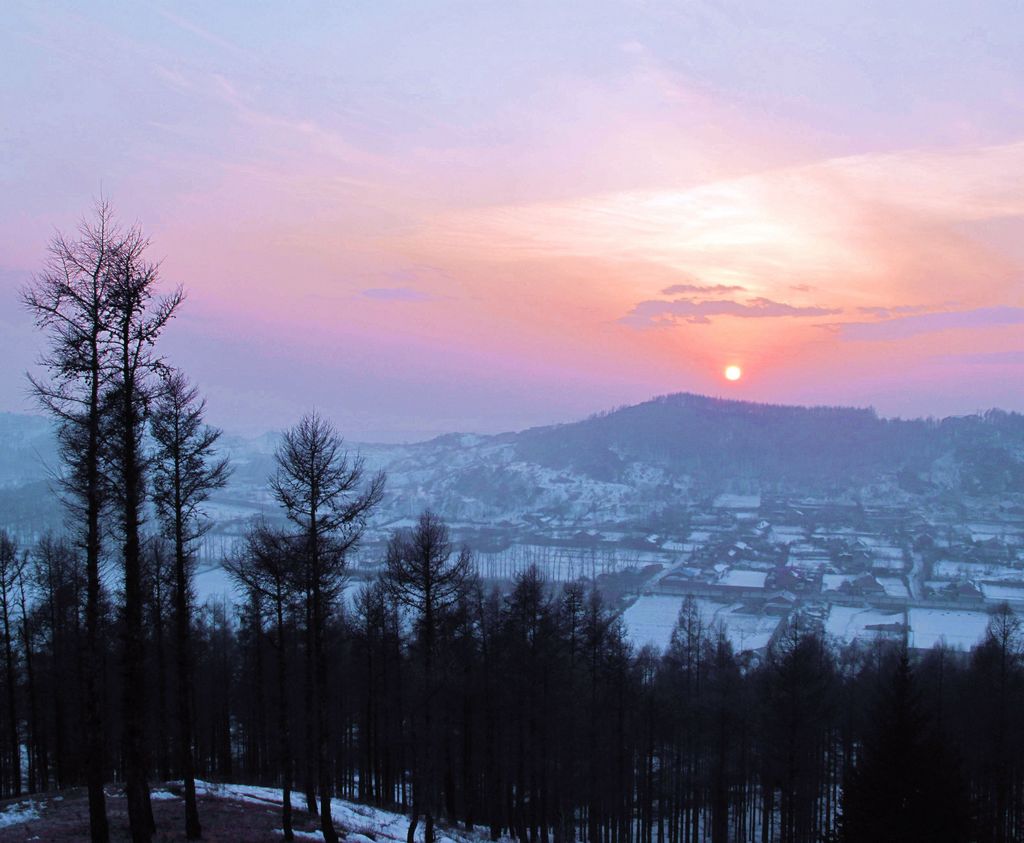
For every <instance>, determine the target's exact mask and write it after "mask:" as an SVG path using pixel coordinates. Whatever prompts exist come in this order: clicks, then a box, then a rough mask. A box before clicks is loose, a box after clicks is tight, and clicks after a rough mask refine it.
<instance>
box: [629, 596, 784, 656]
mask: <svg viewBox="0 0 1024 843" xmlns="http://www.w3.org/2000/svg"><path fill="white" fill-rule="evenodd" d="M685 599H686V598H685V597H678V596H675V595H664V594H648V595H644V596H642V597H640V598H639V599H638V600H637V601H636V602H635V603H634V604H633V605H632V606H630V607H629V608H628V609H626V611H625V612H624V613H623V616H622V620H623V623H625V625H626V634H627V636H628V637H629V640H630V641H631V642H632V643H633V645H634V646H636V647H643V646H645V645H647V644H651V645H653V646H654V647H656V648H657V649H658V650H660V651H662V652H664V650H665V648H666V647H667V646H668V644H669V642H670V641H671V639H672V630H673V629H675V625H676V620H677V619H678V618H679V610H680V608H681V607H682V605H683V601H684V600H685ZM697 607H698V609H699V610H700V614H701V618H702V619H703V621H704V623H705V625H707V626H708V627H709V628H711V629H717V628H718V626H719V624H721V625H722V627H724V629H725V636H726V638H728V639H729V641H730V643H731V644H732V646H733V648H734V649H735V650H736V651H737V652H744V651H747V650H760V649H762V648H764V647H766V646H768V642H769V640H770V639H771V637H772V634H773V633H774V632H775V630H776V628H777V627H778V625H779V620H780V619H779V618H778V617H776V616H774V615H752V614H749V613H746V612H740V611H737V610H738V609H739V608H740V605H739V604H737V603H733V604H725V603H715V602H712V601H710V600H697Z"/></svg>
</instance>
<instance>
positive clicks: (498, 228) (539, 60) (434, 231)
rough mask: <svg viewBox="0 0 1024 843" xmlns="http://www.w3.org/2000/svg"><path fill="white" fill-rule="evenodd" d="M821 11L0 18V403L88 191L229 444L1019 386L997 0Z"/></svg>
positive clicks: (30, 351) (1020, 338) (1013, 15)
mask: <svg viewBox="0 0 1024 843" xmlns="http://www.w3.org/2000/svg"><path fill="white" fill-rule="evenodd" d="M824 5H826V4H807V3H799V4H796V3H773V4H771V5H770V7H767V6H762V7H755V6H754V5H753V4H749V3H714V4H710V3H688V4H685V7H684V6H683V4H677V3H664V4H661V3H644V2H621V3H617V2H601V3H598V2H589V0H588V2H586V3H577V4H570V3H560V4H549V3H516V4H479V3H447V4H441V3H431V4H426V5H425V4H413V3H409V4H399V3H387V4H323V5H321V4H306V3H302V4H288V5H287V6H276V5H275V6H273V7H265V6H261V5H254V4H241V3H233V2H220V3H216V4H209V3H176V4H173V5H171V4H156V3H154V4H145V5H141V4H139V5H134V4H133V5H128V4H114V3H91V4H88V5H81V4H72V3H66V4H45V5H39V4H33V3H27V2H26V3H20V2H14V3H13V4H8V5H7V6H6V8H5V11H6V15H5V18H6V20H5V26H4V28H3V30H2V32H0V56H2V58H0V67H2V70H3V73H2V81H0V108H2V111H3V114H4V119H3V121H2V124H0V356H2V358H3V360H4V366H3V368H2V370H0V409H6V410H16V411H23V410H25V409H28V408H29V407H30V406H31V405H30V403H29V401H28V399H27V398H26V390H25V381H24V371H25V370H26V369H27V368H29V367H30V366H31V365H32V361H33V359H34V357H35V356H36V354H37V352H38V348H39V338H38V336H36V335H35V333H34V332H33V331H32V329H31V326H30V320H29V318H28V316H27V314H26V313H25V312H24V311H23V310H22V309H21V308H20V306H19V305H18V302H17V289H18V287H19V286H20V285H21V284H23V283H25V282H26V281H27V280H28V279H29V277H30V275H31V273H32V272H33V271H35V270H36V269H37V268H38V267H39V266H40V264H41V262H42V259H43V256H44V252H45V247H46V243H47V240H48V238H49V237H50V234H51V233H52V231H53V229H54V228H55V227H56V228H61V229H70V228H72V227H73V226H74V225H75V223H76V220H77V219H78V218H79V217H80V216H81V215H82V214H83V213H86V212H87V211H88V209H89V207H90V204H91V202H92V200H93V199H94V198H95V197H96V196H98V195H100V194H101V193H102V194H104V195H106V196H108V197H109V198H111V199H112V200H113V202H114V203H115V205H116V207H117V208H118V210H119V212H120V214H121V216H122V217H123V218H125V219H127V220H129V221H130V220H135V219H138V220H139V221H140V222H141V223H142V225H143V226H144V228H145V229H146V231H147V232H148V233H149V234H150V235H151V237H152V240H153V253H154V254H155V255H157V256H160V257H162V258H163V275H164V277H165V278H166V279H167V281H168V282H169V283H178V282H181V283H184V284H185V286H186V287H187V289H188V293H189V300H188V302H187V305H186V307H185V309H184V311H183V315H182V317H181V318H180V319H179V320H178V321H177V322H176V324H175V325H173V326H172V328H171V329H170V330H169V331H168V332H167V335H166V349H167V351H168V354H169V355H170V356H172V357H173V359H174V360H175V362H177V363H179V364H180V365H181V366H183V367H184V368H185V369H186V370H188V371H189V372H190V373H191V374H192V375H193V376H194V377H195V378H196V380H197V381H198V382H199V384H200V385H201V387H202V389H203V390H204V392H205V393H206V394H208V396H209V400H210V418H211V420H212V421H214V422H216V423H218V424H221V425H224V426H227V427H230V428H233V429H237V430H242V431H246V432H252V433H255V432H260V431H263V430H266V429H270V428H281V427H284V426H286V425H288V424H290V423H292V422H293V421H294V419H295V417H296V416H297V414H298V413H299V412H300V411H301V410H302V409H304V408H308V407H310V406H313V405H315V406H316V407H318V408H319V409H320V410H321V411H322V412H324V413H326V414H328V415H330V416H331V417H333V418H334V419H335V420H336V422H337V424H338V426H339V427H340V428H341V430H342V431H344V432H345V433H346V434H347V435H349V436H353V437H355V438H361V439H389V440H403V439H416V438H421V437H425V436H429V435H431V434H434V433H440V432H446V431H451V430H472V431H480V432H490V431H497V430H505V429H511V428H519V427H524V426H527V425H532V424H541V423H546V422H552V421H560V420H566V419H571V418H575V417H579V416H581V415H585V414H586V413H589V412H591V411H593V410H596V409H600V408H604V407H608V406H612V405H617V404H621V403H626V402H635V401H638V400H641V399H643V398H646V397H648V396H650V395H652V394H657V393H666V392H675V391H680V390H688V391H695V392H702V393H710V394H719V395H727V396H729V397H736V398H744V399H751V400H769V401H774V402H797V403H846V404H870V405H874V406H875V407H877V408H878V409H879V411H881V412H882V413H885V414H901V415H928V414H936V415H940V414H947V413H958V412H971V411H974V410H977V409H979V408H984V407H989V406H1002V407H1005V408H1008V409H1024V397H1022V396H1021V393H1020V391H1019V389H1014V388H1013V387H1014V385H1016V384H1019V383H1020V382H1021V377H1022V375H1024V330H1022V325H1024V285H1022V283H1021V282H1022V262H1024V246H1022V244H1024V192H1022V191H1021V185H1022V183H1024V84H1022V83H1024V10H1022V7H1021V6H1020V5H1019V4H1017V3H1013V2H1006V3H986V4H977V5H975V4H971V5H969V4H953V5H949V6H943V8H942V9H941V10H940V9H939V8H938V7H936V6H935V4H933V3H902V4H898V5H897V6H892V5H891V4H865V3H862V2H856V3H854V2H849V3H830V4H827V7H828V8H824ZM57 9H62V11H56V10H57ZM727 365H737V366H740V367H741V368H742V372H743V377H742V379H740V380H738V381H736V382H735V383H728V382H726V380H725V378H724V376H723V371H724V368H725V366H727Z"/></svg>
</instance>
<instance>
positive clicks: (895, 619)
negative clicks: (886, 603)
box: [825, 604, 904, 644]
mask: <svg viewBox="0 0 1024 843" xmlns="http://www.w3.org/2000/svg"><path fill="white" fill-rule="evenodd" d="M903 622H904V615H903V612H883V611H881V610H880V609H862V608H860V607H858V606H839V605H836V604H833V605H832V606H830V607H829V610H828V619H827V620H826V621H825V633H826V634H827V635H830V636H832V637H833V638H835V639H836V640H837V641H839V642H841V643H843V644H850V643H852V642H853V641H870V640H872V639H875V638H878V637H880V636H881V637H889V633H887V632H884V631H882V630H881V629H879V627H887V626H890V625H892V624H902V623H903Z"/></svg>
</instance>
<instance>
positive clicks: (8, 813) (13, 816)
mask: <svg viewBox="0 0 1024 843" xmlns="http://www.w3.org/2000/svg"><path fill="white" fill-rule="evenodd" d="M37 819H39V806H38V805H37V804H36V803H35V802H34V801H33V800H31V799H28V800H26V801H24V802H17V803H15V804H14V805H9V806H8V807H7V808H5V809H4V810H3V811H0V828H8V827H9V826H12V825H18V824H19V823H25V822H28V821H29V820H37Z"/></svg>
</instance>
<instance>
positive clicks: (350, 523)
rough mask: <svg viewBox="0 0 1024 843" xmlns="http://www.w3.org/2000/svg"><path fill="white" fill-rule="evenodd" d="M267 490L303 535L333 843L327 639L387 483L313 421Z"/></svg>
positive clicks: (290, 441)
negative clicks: (333, 610)
mask: <svg viewBox="0 0 1024 843" xmlns="http://www.w3.org/2000/svg"><path fill="white" fill-rule="evenodd" d="M276 459H277V473H276V474H275V475H274V476H273V477H272V478H271V480H270V485H271V488H272V489H273V491H274V494H275V495H276V497H277V499H278V501H280V503H281V505H282V506H283V507H284V509H285V513H286V514H287V516H288V519H289V520H290V521H291V522H292V523H293V524H295V525H296V527H298V528H299V534H300V535H301V537H302V558H303V561H304V563H305V577H304V579H305V586H306V593H307V607H308V608H307V619H308V620H307V646H308V652H309V655H310V664H311V667H312V670H311V671H309V673H310V677H309V678H310V679H312V682H310V681H309V679H307V688H306V694H307V700H312V701H315V706H316V732H317V734H316V736H315V740H314V744H315V748H316V768H317V786H318V788H319V791H320V803H321V806H320V818H321V826H322V828H323V833H324V839H325V840H327V841H328V843H336V841H337V839H338V837H337V833H336V832H335V830H334V823H333V821H332V819H331V784H330V776H329V774H328V761H327V745H328V722H327V699H326V697H327V687H328V686H327V679H328V671H327V657H326V652H325V647H324V632H325V629H326V626H327V618H328V615H329V612H330V606H331V603H332V602H333V600H334V598H335V597H336V596H337V593H338V591H339V589H340V587H341V585H342V577H343V574H344V566H345V556H346V554H347V553H348V552H350V551H351V550H352V549H353V548H354V547H355V546H356V544H357V543H358V541H359V539H360V538H361V537H362V534H363V530H364V529H365V526H366V520H367V518H368V517H369V515H370V513H371V512H372V511H373V509H374V507H376V506H377V504H378V503H380V500H381V497H382V496H383V494H384V475H383V474H382V473H378V474H376V475H374V476H373V477H370V478H366V466H365V462H364V460H363V458H362V457H360V456H353V455H350V454H349V453H348V452H347V451H346V450H345V447H344V443H343V441H342V439H341V437H340V436H339V435H338V432H337V430H335V428H334V426H333V425H331V424H330V422H328V421H327V420H326V419H324V418H323V417H322V416H319V415H318V414H316V413H310V414H308V415H306V416H303V418H302V419H301V420H300V421H299V423H298V424H297V425H296V426H295V427H293V428H292V429H291V430H289V431H287V432H286V433H285V434H284V438H283V441H282V442H281V445H280V447H279V448H278V450H277V454H276Z"/></svg>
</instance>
